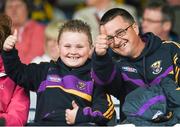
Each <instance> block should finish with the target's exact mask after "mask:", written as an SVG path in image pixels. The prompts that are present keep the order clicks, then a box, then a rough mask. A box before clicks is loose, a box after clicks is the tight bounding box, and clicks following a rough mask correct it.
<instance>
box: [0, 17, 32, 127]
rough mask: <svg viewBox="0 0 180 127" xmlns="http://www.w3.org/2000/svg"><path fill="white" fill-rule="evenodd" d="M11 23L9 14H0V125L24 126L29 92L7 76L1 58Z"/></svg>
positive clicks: (27, 110)
mask: <svg viewBox="0 0 180 127" xmlns="http://www.w3.org/2000/svg"><path fill="white" fill-rule="evenodd" d="M11 23H12V22H11V19H10V18H9V17H8V16H7V15H4V14H0V38H1V39H0V126H24V125H25V124H26V122H27V118H28V112H29V95H28V92H26V91H25V90H24V88H21V87H20V86H18V85H17V84H15V83H14V82H13V81H12V80H11V79H10V77H8V76H7V74H6V73H5V70H4V64H3V60H2V58H1V54H2V50H3V49H2V48H3V44H4V41H5V39H6V38H7V37H8V36H9V35H11V25H12V24H11Z"/></svg>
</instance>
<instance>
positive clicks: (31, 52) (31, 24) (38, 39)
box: [16, 20, 45, 64]
mask: <svg viewBox="0 0 180 127" xmlns="http://www.w3.org/2000/svg"><path fill="white" fill-rule="evenodd" d="M44 29H45V26H43V25H41V24H38V23H37V22H35V21H33V20H30V21H28V22H27V23H26V25H25V26H24V27H23V28H20V29H19V37H18V43H16V48H17V49H18V53H19V57H20V59H21V61H22V62H23V63H25V64H29V63H30V62H31V60H32V59H33V58H35V57H36V56H41V55H42V54H43V53H44V40H45V37H44Z"/></svg>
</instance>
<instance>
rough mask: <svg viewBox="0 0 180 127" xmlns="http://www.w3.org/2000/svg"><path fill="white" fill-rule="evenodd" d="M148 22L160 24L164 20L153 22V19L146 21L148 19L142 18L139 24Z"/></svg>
mask: <svg viewBox="0 0 180 127" xmlns="http://www.w3.org/2000/svg"><path fill="white" fill-rule="evenodd" d="M145 21H146V22H149V23H162V22H164V20H153V19H148V18H142V21H141V22H145Z"/></svg>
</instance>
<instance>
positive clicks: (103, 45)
mask: <svg viewBox="0 0 180 127" xmlns="http://www.w3.org/2000/svg"><path fill="white" fill-rule="evenodd" d="M108 47H109V44H108V41H107V33H106V30H105V28H104V26H103V25H101V26H100V35H98V36H97V39H96V42H95V52H96V54H97V55H98V56H103V55H105V54H106V52H107V49H108Z"/></svg>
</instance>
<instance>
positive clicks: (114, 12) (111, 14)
mask: <svg viewBox="0 0 180 127" xmlns="http://www.w3.org/2000/svg"><path fill="white" fill-rule="evenodd" d="M117 16H121V17H122V18H123V19H124V20H126V21H127V22H129V24H133V23H134V22H135V20H134V18H133V16H132V15H131V14H130V13H129V12H128V11H126V10H125V9H122V8H113V9H110V10H108V11H107V12H106V13H105V14H104V15H103V17H102V18H101V20H100V25H104V24H106V23H107V22H109V21H111V20H112V19H114V18H115V17H117Z"/></svg>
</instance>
